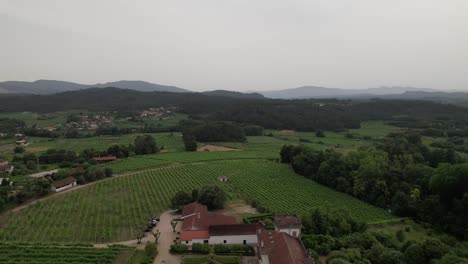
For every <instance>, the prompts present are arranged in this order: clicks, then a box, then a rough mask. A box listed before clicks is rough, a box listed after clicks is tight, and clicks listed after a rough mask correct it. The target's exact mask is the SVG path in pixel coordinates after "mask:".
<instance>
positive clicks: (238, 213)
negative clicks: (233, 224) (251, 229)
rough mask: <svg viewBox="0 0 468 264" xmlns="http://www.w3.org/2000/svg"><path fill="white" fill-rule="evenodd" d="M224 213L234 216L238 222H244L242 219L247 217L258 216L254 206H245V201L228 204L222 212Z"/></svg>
mask: <svg viewBox="0 0 468 264" xmlns="http://www.w3.org/2000/svg"><path fill="white" fill-rule="evenodd" d="M222 213H223V214H224V215H229V216H233V217H235V218H236V219H237V221H238V222H242V219H243V218H244V217H245V216H246V215H252V214H258V211H257V209H255V208H253V207H252V206H250V205H248V204H245V203H244V202H243V201H239V202H231V203H228V204H227V205H226V207H225V208H224V209H223V210H222Z"/></svg>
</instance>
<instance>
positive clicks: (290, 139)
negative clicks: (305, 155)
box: [211, 121, 400, 152]
mask: <svg viewBox="0 0 468 264" xmlns="http://www.w3.org/2000/svg"><path fill="white" fill-rule="evenodd" d="M399 129H400V128H398V127H394V126H389V125H386V124H385V123H384V122H383V121H368V122H363V123H362V125H361V128H359V129H349V130H348V131H345V132H339V133H337V132H331V131H324V134H325V137H317V136H316V135H315V132H298V131H292V130H281V131H279V130H266V131H265V134H271V136H249V137H247V142H245V143H243V142H242V143H239V142H223V143H211V144H214V145H221V146H225V147H231V148H236V149H243V150H254V151H272V152H278V151H279V150H280V149H281V147H282V146H283V145H285V144H303V145H306V146H310V147H313V148H317V149H326V148H334V149H336V150H337V151H344V152H346V151H349V150H353V149H357V148H358V147H361V146H371V145H372V144H374V143H375V141H376V140H379V139H380V138H383V137H385V136H386V135H387V134H388V133H390V132H396V131H398V130H399ZM347 134H351V135H352V137H349V136H348V135H347Z"/></svg>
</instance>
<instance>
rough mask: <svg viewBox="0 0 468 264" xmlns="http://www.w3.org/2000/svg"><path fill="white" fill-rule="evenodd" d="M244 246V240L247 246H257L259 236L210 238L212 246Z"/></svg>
mask: <svg viewBox="0 0 468 264" xmlns="http://www.w3.org/2000/svg"><path fill="white" fill-rule="evenodd" d="M224 240H226V244H231V245H232V244H244V240H245V241H246V243H247V244H257V243H258V238H257V234H253V235H239V236H210V239H209V243H210V245H214V244H224Z"/></svg>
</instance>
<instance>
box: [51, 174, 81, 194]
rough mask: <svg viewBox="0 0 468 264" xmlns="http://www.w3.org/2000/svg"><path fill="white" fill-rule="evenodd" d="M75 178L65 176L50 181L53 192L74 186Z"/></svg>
mask: <svg viewBox="0 0 468 264" xmlns="http://www.w3.org/2000/svg"><path fill="white" fill-rule="evenodd" d="M76 184H77V180H76V179H75V178H74V177H67V178H65V179H61V180H58V181H55V182H53V183H52V188H51V189H52V191H53V192H61V191H63V190H66V189H68V188H71V187H73V186H76Z"/></svg>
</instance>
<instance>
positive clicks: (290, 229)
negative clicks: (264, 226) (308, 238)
mask: <svg viewBox="0 0 468 264" xmlns="http://www.w3.org/2000/svg"><path fill="white" fill-rule="evenodd" d="M274 221H275V230H276V231H278V232H282V233H286V234H288V235H290V236H292V237H296V238H297V237H300V236H301V229H302V224H301V221H300V220H299V218H297V217H296V216H293V215H277V216H275V218H274Z"/></svg>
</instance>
